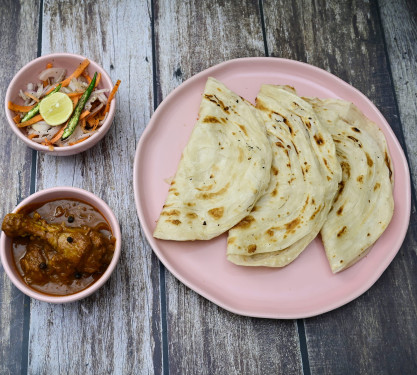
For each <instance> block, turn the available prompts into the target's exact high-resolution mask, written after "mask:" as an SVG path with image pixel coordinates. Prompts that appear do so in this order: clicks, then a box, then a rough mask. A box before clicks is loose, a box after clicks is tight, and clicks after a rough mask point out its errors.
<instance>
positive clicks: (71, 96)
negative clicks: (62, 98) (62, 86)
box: [67, 91, 84, 98]
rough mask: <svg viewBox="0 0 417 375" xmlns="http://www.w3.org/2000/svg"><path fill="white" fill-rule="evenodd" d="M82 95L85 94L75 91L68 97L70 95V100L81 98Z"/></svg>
mask: <svg viewBox="0 0 417 375" xmlns="http://www.w3.org/2000/svg"><path fill="white" fill-rule="evenodd" d="M82 94H84V92H78V91H74V92H69V93H68V94H67V95H68V96H69V97H70V98H73V97H74V96H81V95H82Z"/></svg>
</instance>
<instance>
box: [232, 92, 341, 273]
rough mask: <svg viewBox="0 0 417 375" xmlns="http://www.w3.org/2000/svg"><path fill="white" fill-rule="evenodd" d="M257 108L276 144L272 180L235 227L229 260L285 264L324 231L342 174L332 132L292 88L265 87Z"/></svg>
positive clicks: (234, 261) (274, 144)
mask: <svg viewBox="0 0 417 375" xmlns="http://www.w3.org/2000/svg"><path fill="white" fill-rule="evenodd" d="M256 107H257V108H258V109H259V110H260V112H261V113H262V116H263V119H264V122H265V125H266V128H267V132H268V137H269V140H270V142H271V146H272V151H273V159H272V167H271V179H270V184H269V187H268V189H267V191H266V193H265V194H264V195H263V196H262V197H261V198H260V199H259V201H258V202H257V203H256V205H255V207H254V208H253V210H252V212H251V213H250V214H249V215H248V216H246V217H245V218H244V219H243V220H242V221H241V222H240V223H238V224H237V225H236V226H235V227H233V228H232V229H231V230H230V231H229V236H228V241H227V259H228V260H229V261H231V262H233V263H235V264H238V265H245V266H269V267H283V266H285V265H287V264H288V263H290V262H292V261H293V260H294V259H295V258H296V257H297V256H298V255H299V254H300V253H301V252H302V251H303V250H304V249H305V248H306V247H307V246H308V244H309V243H310V242H311V241H312V240H313V239H314V238H315V237H316V236H317V234H318V233H319V231H320V229H321V227H322V225H323V223H324V221H325V219H326V217H327V213H328V212H329V210H330V208H331V205H332V201H333V198H334V196H335V193H336V191H337V188H338V183H339V181H340V179H341V174H342V173H341V169H340V165H339V163H338V161H337V158H336V150H335V145H334V142H333V140H332V137H331V135H330V133H329V132H328V131H327V130H326V128H325V127H323V125H322V124H321V123H320V121H319V120H318V118H317V116H316V115H315V113H314V111H313V109H312V107H311V105H310V104H308V103H307V102H306V101H304V100H303V99H301V98H300V97H298V96H297V95H296V94H295V91H294V90H293V89H292V88H290V87H287V86H273V85H263V86H262V88H261V91H260V92H259V94H258V96H257V98H256Z"/></svg>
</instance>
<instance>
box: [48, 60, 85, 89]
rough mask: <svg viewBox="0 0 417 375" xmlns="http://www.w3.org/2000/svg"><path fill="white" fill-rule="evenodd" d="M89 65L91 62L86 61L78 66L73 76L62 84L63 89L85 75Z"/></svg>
mask: <svg viewBox="0 0 417 375" xmlns="http://www.w3.org/2000/svg"><path fill="white" fill-rule="evenodd" d="M88 64H90V60H88V59H85V60H84V61H83V62H82V63H81V64H80V65H78V68H77V69H75V70H74V72H73V73H72V74H70V75H69V76H68V77H67V78H65V79H64V80H63V81H61V82H60V83H61V85H62V87H66V86H68V85H69V84H70V82H71V80H72V79H73V78H78V77H79V76H80V75H81V74H82V73H83V71H84V69H85V68H87V66H88ZM56 86H58V85H56ZM56 86H54V87H51V89H50V90H49V91H48V92H47V93H46V94H45V95H48V94H49V93H50V92H52V91H53V90H54V89H55V87H56Z"/></svg>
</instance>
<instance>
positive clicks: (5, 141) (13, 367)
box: [0, 0, 39, 374]
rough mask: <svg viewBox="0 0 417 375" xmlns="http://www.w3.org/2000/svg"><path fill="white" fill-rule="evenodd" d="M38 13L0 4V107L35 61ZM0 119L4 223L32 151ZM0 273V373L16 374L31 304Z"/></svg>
mask: <svg viewBox="0 0 417 375" xmlns="http://www.w3.org/2000/svg"><path fill="white" fill-rule="evenodd" d="M38 14H39V2H32V1H25V0H23V1H2V2H1V3H0V45H1V47H2V53H1V55H0V65H1V67H2V68H1V70H0V102H1V103H2V105H3V103H4V98H5V94H6V90H7V87H8V85H9V83H10V81H11V80H12V78H13V76H14V75H15V74H16V73H17V71H18V70H19V69H20V68H21V67H22V66H23V65H25V64H26V63H27V62H29V61H30V60H32V59H34V58H36V54H37V30H38ZM28 30H30V32H28ZM0 119H1V123H2V125H3V129H2V136H1V137H0V160H1V164H2V166H3V168H2V177H1V179H0V201H1V202H2V205H1V207H0V217H1V218H3V217H4V215H5V214H6V213H8V212H10V211H11V210H12V209H13V208H14V207H15V206H16V204H17V203H19V202H20V201H21V200H22V199H24V198H25V197H27V196H28V195H29V191H30V176H31V164H32V151H31V150H30V149H28V148H27V147H26V146H25V144H24V143H23V142H21V141H20V140H19V139H18V138H17V137H16V136H15V135H14V133H13V132H12V131H11V129H10V128H9V126H8V124H7V120H6V116H5V113H4V110H2V111H1V112H0ZM0 269H1V271H0V275H1V276H0V332H1V339H0V373H1V374H18V373H20V371H21V370H22V368H23V369H24V368H25V366H26V364H25V362H23V361H24V360H25V358H24V357H22V352H24V351H25V350H24V347H25V342H24V339H25V337H26V335H27V332H25V328H27V327H25V311H28V308H29V307H28V304H29V303H30V300H29V298H27V297H25V296H24V295H23V294H22V293H20V291H18V290H17V289H16V288H15V287H14V286H13V284H12V283H11V282H10V281H9V279H8V277H7V275H6V274H5V272H4V270H3V268H2V267H1V266H0ZM25 305H26V306H25ZM26 318H28V315H27V314H26ZM22 360H23V361H22Z"/></svg>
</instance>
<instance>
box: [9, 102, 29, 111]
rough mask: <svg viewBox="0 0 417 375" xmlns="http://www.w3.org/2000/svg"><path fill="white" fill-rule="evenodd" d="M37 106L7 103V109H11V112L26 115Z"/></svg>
mask: <svg viewBox="0 0 417 375" xmlns="http://www.w3.org/2000/svg"><path fill="white" fill-rule="evenodd" d="M34 106H35V105H28V106H26V105H18V104H14V103H12V102H8V103H7V108H9V109H10V110H11V111H14V112H22V113H26V112H29V111H30V110H31V109H32V108H33V107H34Z"/></svg>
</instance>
